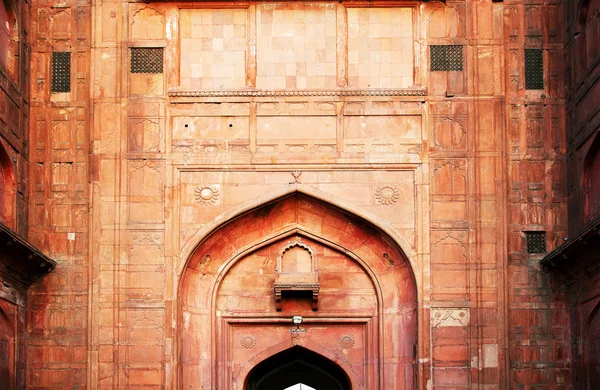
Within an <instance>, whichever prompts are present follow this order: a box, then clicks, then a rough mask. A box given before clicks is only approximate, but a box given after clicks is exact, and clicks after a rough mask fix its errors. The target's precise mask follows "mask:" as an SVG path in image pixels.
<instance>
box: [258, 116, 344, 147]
mask: <svg viewBox="0 0 600 390" xmlns="http://www.w3.org/2000/svg"><path fill="white" fill-rule="evenodd" d="M256 127H257V129H256V133H257V140H258V141H261V140H299V139H302V140H335V138H336V118H335V117H319V116H312V117H311V116H308V117H307V116H286V117H258V118H256Z"/></svg>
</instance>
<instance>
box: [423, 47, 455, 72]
mask: <svg viewBox="0 0 600 390" xmlns="http://www.w3.org/2000/svg"><path fill="white" fill-rule="evenodd" d="M429 58H430V68H431V70H432V71H442V72H448V71H461V70H463V47H462V45H431V46H429Z"/></svg>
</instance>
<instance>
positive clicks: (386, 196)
mask: <svg viewBox="0 0 600 390" xmlns="http://www.w3.org/2000/svg"><path fill="white" fill-rule="evenodd" d="M399 197H400V192H399V191H398V189H397V188H396V186H392V185H385V186H379V187H377V189H376V190H375V199H376V200H377V202H378V203H381V204H385V205H389V204H394V203H396V201H397V200H398V198H399Z"/></svg>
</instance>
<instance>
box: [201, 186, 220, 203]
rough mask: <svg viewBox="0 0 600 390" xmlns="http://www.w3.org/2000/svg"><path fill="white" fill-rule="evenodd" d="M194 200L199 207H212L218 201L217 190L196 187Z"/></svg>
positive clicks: (209, 187) (215, 188) (210, 187)
mask: <svg viewBox="0 0 600 390" xmlns="http://www.w3.org/2000/svg"><path fill="white" fill-rule="evenodd" d="M195 199H196V202H197V203H200V204H201V205H208V206H210V205H213V204H215V203H217V201H218V200H219V189H218V188H217V187H215V186H198V188H196V191H195Z"/></svg>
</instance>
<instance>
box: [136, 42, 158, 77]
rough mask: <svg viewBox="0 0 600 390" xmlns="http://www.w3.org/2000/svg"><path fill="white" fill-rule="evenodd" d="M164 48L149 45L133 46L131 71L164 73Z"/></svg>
mask: <svg viewBox="0 0 600 390" xmlns="http://www.w3.org/2000/svg"><path fill="white" fill-rule="evenodd" d="M162 72H163V49H162V47H158V48H154V47H152V48H148V47H132V48H131V73H162Z"/></svg>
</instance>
